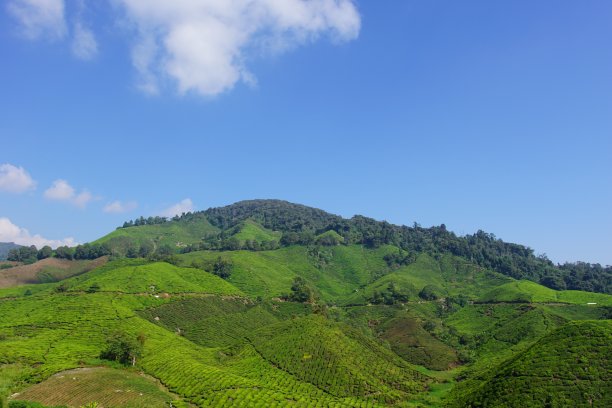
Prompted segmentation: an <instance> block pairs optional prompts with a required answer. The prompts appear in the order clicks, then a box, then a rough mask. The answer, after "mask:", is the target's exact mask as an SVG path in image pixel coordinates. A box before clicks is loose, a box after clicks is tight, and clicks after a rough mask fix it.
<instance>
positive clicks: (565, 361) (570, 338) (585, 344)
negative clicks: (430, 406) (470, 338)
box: [452, 320, 612, 407]
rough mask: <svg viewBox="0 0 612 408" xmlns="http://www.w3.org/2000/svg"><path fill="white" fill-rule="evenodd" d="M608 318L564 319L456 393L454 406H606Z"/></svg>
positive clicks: (609, 397) (611, 344)
mask: <svg viewBox="0 0 612 408" xmlns="http://www.w3.org/2000/svg"><path fill="white" fill-rule="evenodd" d="M610 355H612V323H611V322H610V321H609V320H608V321H582V322H573V323H568V324H566V325H564V326H563V327H561V328H560V329H559V330H557V331H555V332H553V333H550V334H548V335H546V336H544V337H543V338H542V339H540V340H539V341H537V342H536V343H535V344H534V345H533V346H531V347H530V348H528V349H527V350H525V351H523V352H521V353H519V354H517V355H516V356H514V357H512V358H511V359H509V360H507V361H505V362H504V363H503V364H501V365H500V366H498V367H495V368H494V369H492V370H490V371H489V372H487V373H486V374H485V375H483V378H482V379H479V380H480V381H468V382H466V383H465V384H462V385H461V386H460V387H458V388H457V390H456V391H455V392H454V393H455V394H456V397H455V400H454V402H453V404H452V405H453V406H457V407H542V406H551V407H561V406H572V407H609V406H611V405H612V394H611V393H610V381H612V374H611V371H610V361H609V359H610Z"/></svg>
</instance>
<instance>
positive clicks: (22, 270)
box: [0, 257, 108, 288]
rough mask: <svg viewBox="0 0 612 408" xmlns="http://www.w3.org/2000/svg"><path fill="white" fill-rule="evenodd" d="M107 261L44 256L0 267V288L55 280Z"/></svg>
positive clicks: (105, 259)
mask: <svg viewBox="0 0 612 408" xmlns="http://www.w3.org/2000/svg"><path fill="white" fill-rule="evenodd" d="M107 261H108V257H101V258H98V259H95V260H80V261H75V260H67V259H57V258H46V259H42V260H40V261H38V262H35V263H33V264H30V265H21V266H15V267H12V268H8V269H0V288H9V287H14V286H19V285H26V284H32V283H50V282H57V281H60V280H62V279H66V278H69V277H71V276H75V275H79V274H81V273H84V272H87V271H90V270H92V269H94V268H97V267H99V266H102V265H104V264H105V263H106V262H107Z"/></svg>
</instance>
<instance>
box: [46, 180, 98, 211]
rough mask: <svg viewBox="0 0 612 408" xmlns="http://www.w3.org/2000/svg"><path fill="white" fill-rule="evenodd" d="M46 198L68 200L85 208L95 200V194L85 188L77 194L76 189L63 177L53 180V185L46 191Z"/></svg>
mask: <svg viewBox="0 0 612 408" xmlns="http://www.w3.org/2000/svg"><path fill="white" fill-rule="evenodd" d="M45 198H47V199H49V200H55V201H67V202H70V203H72V204H74V205H75V206H77V207H79V208H85V206H86V205H87V204H88V203H89V202H90V201H91V200H93V196H92V195H91V193H90V192H89V191H86V190H83V191H81V192H80V193H78V194H77V193H76V191H75V189H74V188H73V187H72V186H71V185H70V184H68V182H67V181H66V180H62V179H59V180H55V181H54V182H53V184H52V185H51V187H49V188H48V189H47V190H46V191H45Z"/></svg>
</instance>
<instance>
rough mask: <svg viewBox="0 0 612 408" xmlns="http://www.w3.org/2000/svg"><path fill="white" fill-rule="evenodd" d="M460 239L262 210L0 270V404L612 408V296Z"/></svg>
mask: <svg viewBox="0 0 612 408" xmlns="http://www.w3.org/2000/svg"><path fill="white" fill-rule="evenodd" d="M453 236H454V235H453V234H452V233H449V232H447V231H445V229H442V228H438V227H436V228H433V229H423V228H421V227H418V226H414V227H410V228H408V227H396V226H392V225H390V224H387V223H379V222H377V221H374V220H370V219H366V218H364V217H354V218H352V219H350V220H346V219H343V218H341V217H338V216H335V215H331V214H328V213H325V212H324V211H321V210H317V209H312V208H309V207H305V206H300V205H296V204H290V203H286V202H283V201H277V200H254V201H246V202H241V203H237V204H235V205H232V206H227V207H222V208H218V209H209V210H206V211H203V212H199V213H190V214H184V215H183V216H180V217H175V218H174V219H172V220H166V219H161V218H159V217H153V218H149V219H144V218H139V219H137V220H136V221H131V222H126V224H125V227H122V228H119V229H117V230H115V231H113V232H111V233H110V234H109V235H107V236H105V237H102V238H100V239H99V240H98V241H95V242H94V243H90V244H87V245H82V246H80V247H77V248H74V249H70V248H62V249H59V248H58V249H57V250H56V251H53V252H51V253H49V251H48V250H47V251H46V253H45V254H44V255H45V256H47V258H45V259H42V260H40V261H38V262H35V263H32V264H30V265H21V266H14V267H11V268H9V269H4V270H1V271H0V285H2V286H0V401H1V402H2V403H4V402H8V401H16V400H27V401H36V402H39V403H43V404H47V405H52V404H68V405H69V406H80V405H79V404H81V405H82V404H85V403H87V402H93V401H94V400H95V401H96V402H99V403H102V404H110V405H113V406H134V407H141V406H167V404H168V403H169V402H172V405H173V406H175V407H184V408H187V407H190V408H191V407H194V406H197V407H208V406H220V407H234V406H244V407H248V406H262V407H264V406H265V407H269V406H272V407H274V406H277V407H285V406H295V407H319V406H325V407H351V406H354V407H383V406H397V407H441V406H445V405H446V406H452V407H460V406H461V407H463V406H473V407H476V406H482V407H485V406H490V407H493V406H495V407H497V406H508V407H514V406H517V407H518V406H546V404H548V405H549V406H568V405H572V404H573V405H572V406H574V405H575V406H587V405H585V403H587V404H588V403H589V401H593V406H605V405H609V402H610V401H609V400H608V399H606V398H607V396H606V393H605V392H604V391H603V390H606V389H610V388H612V378H611V377H610V375H609V373H610V372H612V366H611V362H610V360H609V358H608V356H609V354H610V350H609V346H608V345H609V344H611V343H610V330H611V328H610V322H611V320H610V319H611V318H612V296H610V295H608V294H605V293H595V292H592V291H591V292H589V291H580V290H557V289H553V288H549V287H546V286H543V285H541V284H539V283H537V282H535V281H534V280H537V279H536V277H537V274H536V275H534V274H533V271H534V270H533V269H529V267H528V264H525V265H527V266H525V269H524V270H523V271H522V272H521V274H518V276H514V274H515V273H514V272H512V270H503V268H502V269H500V268H499V267H497V266H492V265H489V266H486V265H485V264H486V262H484V261H482V259H481V260H480V261H479V260H478V259H477V258H469V257H466V256H465V255H460V254H457V253H456V252H457V251H455V250H449V249H448V247H447V246H444V245H451V243H450V242H451V241H452V242H454V243H461V242H467V244H466V245H468V246H467V247H465V248H468V249H469V245H472V244H470V243H469V242H471V241H470V240H471V238H469V237H467V238H457V237H455V238H457V241H453V240H454V239H455V238H453ZM427 237H429V238H427ZM445 237H446V238H445ZM449 237H450V238H449ZM447 238H448V239H451V241H444V240H446V239H447ZM481 238H482V237H481ZM489 238H490V237H489ZM411 239H414V240H413V241H410V240H411ZM483 239H484V238H483ZM487 239H488V238H487ZM419 240H420V241H419ZM423 240H424V241H423ZM441 240H442V241H444V242H446V244H444V245H441V242H442V241H441ZM485 241H486V239H485ZM485 241H482V240H480V238H478V239H476V241H474V242H476V244H474V245H480V246H479V248H480V249H481V250H482V249H483V248H484V249H486V248H489V249H490V248H492V246H495V247H496V248H497V247H499V248H498V249H500V248H501V250H502V251H501V252H499V254H503V248H506V249H508V248H512V251H514V252H515V258H514V260H515V261H516V260H520V259H523V260H528V259H531V258H530V255H529V251H527V252H521V251H522V250H520V247H514V246H513V245H514V244H506V243H503V242H499V241H496V240H494V241H487V242H489V244H491V245H492V246H491V247H486V245H485V246H484V247H483V246H482V243H483V242H485ZM452 245H454V244H452ZM487 245H488V244H487ZM445 248H446V249H445ZM465 248H464V249H465ZM100 254H104V256H103V257H98V256H99V255H100ZM521 254H522V255H521ZM37 256H38V254H37ZM500 256H502V255H500ZM90 257H91V258H93V257H97V258H96V259H88V258H90ZM483 259H484V258H483ZM487 259H490V258H487ZM540 261H542V262H544V261H543V260H538V261H537V262H540ZM526 262H527V261H526ZM546 265H548V266H547V267H546V268H548V267H550V264H548V263H546ZM579 267H580V268H583V271H586V270H590V271H591V272H593V271H594V270H595V269H596V268H592V267H589V268H591V269H588V268H587V267H586V266H585V265H583V264H581V265H579ZM555 268H556V267H555ZM560 268H561V267H560ZM584 268H587V269H584ZM561 269H562V268H561ZM568 271H569V270H568ZM566 272H567V271H566ZM547 273H548V272H547ZM568 273H570V272H568ZM571 274H572V279H574V278H576V277H577V276H579V274H577V273H576V270H573V269H572V270H571ZM547 276H549V275H547ZM589 276H591V277H593V276H595V275H593V274H592V273H591V274H590V275H589ZM605 276H606V275H605V273H604V272H602V273H601V274H600V275H598V277H597V278H596V279H589V280H591V281H593V280H595V281H599V280H600V279H603V280H604V281H605V279H606V277H605ZM525 277H530V278H529V279H526V278H525ZM517 278H520V279H517ZM531 278H533V279H531ZM70 378H77V379H78V380H70ZM67 379H68V380H67ZM95 384H101V385H102V388H101V389H102V390H106V394H105V393H104V391H100V390H98V389H97V388H96V387H94V385H95ZM94 388H95V389H94ZM111 389H112V390H113V391H112V394H111V395H110V396H109V395H108V394H109V393H110V390H111ZM117 390H120V391H121V392H119V391H117ZM133 392H138V398H135V397H134V394H132V393H133ZM140 393H142V394H143V395H142V398H140V397H141V396H140ZM7 398H8V400H7ZM524 401H527V402H526V403H528V404H531V405H521V404H522V403H523V402H524Z"/></svg>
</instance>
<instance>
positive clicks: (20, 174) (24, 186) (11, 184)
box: [0, 163, 36, 193]
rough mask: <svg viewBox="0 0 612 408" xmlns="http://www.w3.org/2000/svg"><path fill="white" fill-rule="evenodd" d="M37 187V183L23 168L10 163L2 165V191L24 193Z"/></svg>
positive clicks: (0, 184)
mask: <svg viewBox="0 0 612 408" xmlns="http://www.w3.org/2000/svg"><path fill="white" fill-rule="evenodd" d="M35 187H36V182H35V181H34V180H32V177H31V176H30V175H29V174H28V172H27V171H26V170H25V169H24V168H23V167H17V166H13V165H12V164H9V163H4V164H1V165H0V191H7V192H9V193H23V192H26V191H28V190H32V189H34V188H35Z"/></svg>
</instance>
